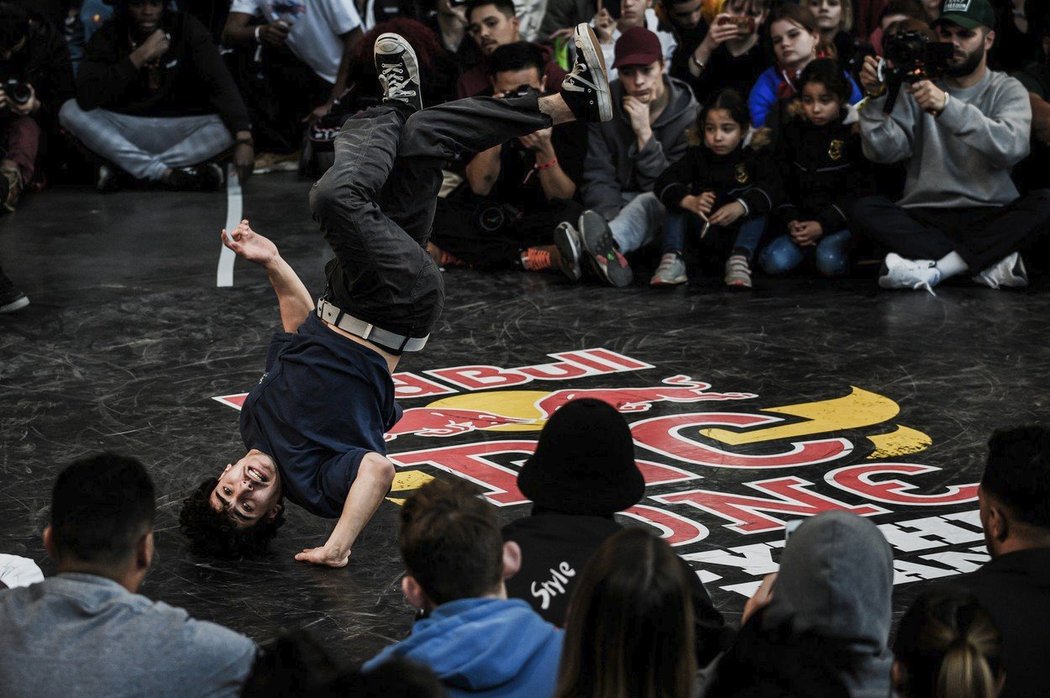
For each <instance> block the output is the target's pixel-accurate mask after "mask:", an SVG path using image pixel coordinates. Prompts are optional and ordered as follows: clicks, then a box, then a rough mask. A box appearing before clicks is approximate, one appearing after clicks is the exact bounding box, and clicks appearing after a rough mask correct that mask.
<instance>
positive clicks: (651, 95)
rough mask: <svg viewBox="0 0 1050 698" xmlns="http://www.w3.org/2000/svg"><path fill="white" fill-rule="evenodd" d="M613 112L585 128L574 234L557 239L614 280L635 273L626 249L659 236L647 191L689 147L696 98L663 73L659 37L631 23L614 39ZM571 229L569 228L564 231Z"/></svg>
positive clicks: (654, 204) (659, 221) (657, 214)
mask: <svg viewBox="0 0 1050 698" xmlns="http://www.w3.org/2000/svg"><path fill="white" fill-rule="evenodd" d="M615 66H616V67H617V68H619V70H620V77H619V78H618V79H617V80H616V81H615V82H613V83H612V85H611V86H610V90H611V92H612V101H613V118H612V120H611V121H607V122H605V123H602V124H593V125H591V126H590V127H589V131H588V134H587V157H586V159H585V160H584V168H583V204H584V206H586V207H587V208H588V209H590V210H589V211H587V212H585V213H584V214H583V216H581V217H580V229H579V236H578V237H576V238H573V239H572V240H565V241H563V243H562V244H560V245H559V249H560V250H561V252H562V256H563V257H568V256H569V255H567V254H566V253H567V252H569V251H570V248H571V249H577V250H582V251H583V255H582V256H584V257H586V258H587V260H588V261H587V264H588V265H589V266H590V267H591V268H593V270H594V271H595V272H596V274H597V275H598V277H599V278H600V279H602V280H603V281H605V282H606V283H609V284H611V285H613V286H619V287H622V286H628V285H630V283H631V281H632V280H633V278H634V275H633V273H632V272H631V266H630V264H628V262H627V258H626V257H624V255H625V254H626V253H629V252H632V251H634V250H636V249H638V248H639V247H642V246H643V245H645V244H646V243H649V242H652V241H653V240H655V239H656V236H657V233H659V231H660V227H661V226H662V225H663V219H664V213H665V211H666V209H665V208H664V205H663V204H662V203H660V199H658V198H657V197H656V195H655V194H653V193H652V191H653V185H654V184H655V183H656V179H657V177H659V176H660V175H661V174H662V173H663V172H664V170H666V169H667V167H668V166H669V165H670V164H671V163H672V162H675V161H676V160H678V159H679V158H680V157H682V155H683V154H684V153H685V150H686V148H687V147H688V144H689V143H688V134H687V131H688V129H689V127H690V126H691V125H692V124H693V122H694V120H695V119H696V110H697V103H696V100H695V99H693V94H692V92H691V91H690V90H689V86H688V85H686V84H685V83H684V82H682V81H681V80H677V79H675V78H672V77H670V76H668V75H665V74H664V58H663V53H662V52H661V48H660V40H659V39H657V38H656V35H655V34H653V33H652V32H651V31H649V30H648V29H646V28H644V27H635V28H634V29H630V30H628V31H627V32H625V33H624V35H623V36H621V37H620V39H619V40H618V41H617V42H616V61H615ZM565 233H570V234H571V231H565Z"/></svg>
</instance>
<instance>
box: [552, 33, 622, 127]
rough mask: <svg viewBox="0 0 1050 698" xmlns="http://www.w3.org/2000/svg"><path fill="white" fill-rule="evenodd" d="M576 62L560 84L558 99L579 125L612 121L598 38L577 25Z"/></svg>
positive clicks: (607, 82) (603, 61)
mask: <svg viewBox="0 0 1050 698" xmlns="http://www.w3.org/2000/svg"><path fill="white" fill-rule="evenodd" d="M573 41H574V42H575V44H576V62H575V63H574V64H573V66H572V70H571V71H569V74H568V75H566V76H565V79H564V80H562V83H561V96H562V99H564V100H565V103H566V104H567V105H568V106H569V109H570V110H571V111H572V113H573V114H574V115H575V116H576V118H577V119H579V120H580V121H608V120H609V119H611V118H612V114H613V110H612V95H611V94H610V92H609V77H608V76H609V73H608V70H606V68H605V56H604V55H603V54H602V46H601V44H600V43H598V37H597V36H595V35H594V30H593V29H591V27H590V25H588V24H586V23H581V24H577V25H576V31H575V32H574V34H573Z"/></svg>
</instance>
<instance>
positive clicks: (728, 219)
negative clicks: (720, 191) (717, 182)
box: [710, 201, 745, 226]
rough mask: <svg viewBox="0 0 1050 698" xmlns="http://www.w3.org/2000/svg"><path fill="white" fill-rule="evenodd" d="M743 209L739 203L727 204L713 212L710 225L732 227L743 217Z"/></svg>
mask: <svg viewBox="0 0 1050 698" xmlns="http://www.w3.org/2000/svg"><path fill="white" fill-rule="evenodd" d="M744 213H745V211H744V207H743V205H742V204H741V203H740V202H739V201H733V202H732V203H728V204H726V205H725V206H723V207H722V208H720V209H718V210H717V211H715V213H714V215H713V216H711V218H710V221H711V225H723V226H724V225H732V224H733V223H735V222H736V221H737V220H738V219H739V218H741V217H742V216H743V215H744Z"/></svg>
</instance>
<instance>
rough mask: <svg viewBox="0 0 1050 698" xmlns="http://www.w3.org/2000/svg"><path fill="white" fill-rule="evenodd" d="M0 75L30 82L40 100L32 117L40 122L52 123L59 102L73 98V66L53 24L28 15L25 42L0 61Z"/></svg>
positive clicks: (59, 107) (66, 48)
mask: <svg viewBox="0 0 1050 698" xmlns="http://www.w3.org/2000/svg"><path fill="white" fill-rule="evenodd" d="M0 78H2V79H3V80H5V81H6V80H8V79H16V80H21V81H22V82H27V83H29V84H30V85H32V86H33V89H34V90H35V91H36V98H37V99H38V100H40V110H39V111H37V112H36V113H35V114H33V117H34V118H35V119H36V120H37V121H39V122H41V123H55V122H56V121H57V119H56V117H57V116H58V110H59V109H61V108H62V104H63V103H64V102H65V101H66V100H67V99H70V98H72V97H73V66H72V64H71V63H70V60H69V48H68V47H67V46H66V42H65V40H64V39H63V38H62V36H61V34H59V33H58V30H57V29H55V27H54V25H52V24H51V23H50V22H48V21H46V20H45V19H44V18H43V17H41V16H38V15H33V14H31V15H30V22H29V36H28V37H27V41H26V45H25V46H24V47H23V48H22V49H21V50H20V51H18V52H16V53H15V54H13V55H12V56H11V60H9V61H0Z"/></svg>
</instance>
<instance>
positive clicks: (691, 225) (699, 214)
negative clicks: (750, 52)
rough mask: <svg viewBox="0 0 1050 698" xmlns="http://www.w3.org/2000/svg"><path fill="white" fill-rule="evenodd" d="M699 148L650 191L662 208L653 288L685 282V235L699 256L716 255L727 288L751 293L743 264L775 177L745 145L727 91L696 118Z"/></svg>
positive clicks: (741, 119)
mask: <svg viewBox="0 0 1050 698" xmlns="http://www.w3.org/2000/svg"><path fill="white" fill-rule="evenodd" d="M697 125H698V127H699V130H700V131H701V133H702V136H703V138H702V141H701V143H700V144H699V145H694V146H691V147H690V148H689V149H688V150H687V151H686V153H685V155H684V156H682V159H680V160H679V161H678V162H676V163H674V164H673V165H671V166H670V167H669V168H667V170H666V171H665V172H664V173H663V174H662V175H660V178H659V179H658V180H657V181H656V186H655V187H654V188H653V191H654V192H655V193H656V195H657V196H659V197H660V200H661V201H662V202H663V204H664V205H665V206H666V207H667V217H666V218H665V219H664V230H663V256H662V257H661V259H660V266H659V267H658V268H657V270H656V273H655V274H654V275H653V278H652V279H651V280H650V282H649V283H650V284H651V285H653V286H666V285H673V284H681V283H684V282H685V281H687V280H688V277H687V274H686V267H685V261H684V259H683V251H684V249H685V242H686V235H687V234H688V233H693V234H694V235H696V236H697V237H698V238H699V239H700V241H701V247H702V248H708V249H710V248H711V247H715V248H717V249H719V251H720V252H721V253H723V254H725V253H726V252H728V258H727V259H726V263H725V283H726V285H727V286H736V287H742V288H750V287H751V258H752V257H753V256H754V254H755V251H756V250H757V249H758V245H759V243H760V242H761V239H762V232H763V230H764V229H765V224H766V218H765V216H766V214H768V213H769V211H770V210H771V209H772V208H773V206H774V204H775V202H776V200H777V197H776V189H777V183H776V171H775V168H774V167H773V165H772V164H771V158H769V157H761V156H760V154H759V153H758V152H756V147H755V146H754V145H753V144H748V143H747V135H748V131H749V129H750V119H749V118H748V110H747V104H746V103H745V102H744V98H743V97H741V96H740V93H738V92H736V91H735V90H723V91H722V92H719V93H718V94H717V95H715V97H714V99H712V100H711V101H709V102H708V103H707V104H706V105H705V106H704V108H703V110H702V111H701V112H700V118H699V119H698V121H697Z"/></svg>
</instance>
